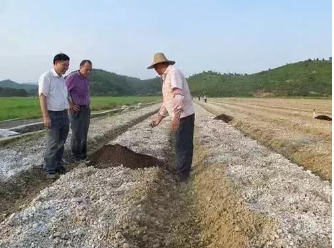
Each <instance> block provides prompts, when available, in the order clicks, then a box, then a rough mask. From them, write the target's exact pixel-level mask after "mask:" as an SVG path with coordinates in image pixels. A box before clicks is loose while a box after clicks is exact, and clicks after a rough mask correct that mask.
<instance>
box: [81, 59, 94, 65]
mask: <svg viewBox="0 0 334 248" xmlns="http://www.w3.org/2000/svg"><path fill="white" fill-rule="evenodd" d="M86 63H88V64H90V65H92V61H90V60H89V59H84V60H83V61H81V63H80V66H83V65H84V64H86Z"/></svg>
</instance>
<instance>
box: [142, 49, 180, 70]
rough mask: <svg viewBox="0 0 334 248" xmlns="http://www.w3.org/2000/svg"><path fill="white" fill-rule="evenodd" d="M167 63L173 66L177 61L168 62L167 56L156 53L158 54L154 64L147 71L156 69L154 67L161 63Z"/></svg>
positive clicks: (155, 55) (154, 58)
mask: <svg viewBox="0 0 334 248" xmlns="http://www.w3.org/2000/svg"><path fill="white" fill-rule="evenodd" d="M165 62H167V63H169V64H171V65H174V64H175V61H172V60H168V59H167V58H166V56H165V54H163V53H156V54H154V57H153V62H152V64H151V65H150V66H149V67H147V69H152V68H154V65H156V64H160V63H165Z"/></svg>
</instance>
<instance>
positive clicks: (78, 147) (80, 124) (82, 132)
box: [70, 106, 90, 159]
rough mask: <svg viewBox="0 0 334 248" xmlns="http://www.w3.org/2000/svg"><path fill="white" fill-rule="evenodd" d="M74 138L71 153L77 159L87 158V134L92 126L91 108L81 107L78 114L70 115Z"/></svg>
mask: <svg viewBox="0 0 334 248" xmlns="http://www.w3.org/2000/svg"><path fill="white" fill-rule="evenodd" d="M70 120H71V129H72V138H71V151H72V156H73V158H75V159H84V158H86V157H87V134H88V129H89V124H90V108H89V106H80V110H79V111H78V112H75V113H72V114H70Z"/></svg>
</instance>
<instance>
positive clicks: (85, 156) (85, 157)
mask: <svg viewBox="0 0 334 248" xmlns="http://www.w3.org/2000/svg"><path fill="white" fill-rule="evenodd" d="M87 158H88V156H87V155H82V156H81V158H80V160H81V161H85V160H86V159H87Z"/></svg>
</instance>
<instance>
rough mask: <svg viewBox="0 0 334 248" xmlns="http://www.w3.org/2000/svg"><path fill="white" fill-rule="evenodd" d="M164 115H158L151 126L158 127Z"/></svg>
mask: <svg viewBox="0 0 334 248" xmlns="http://www.w3.org/2000/svg"><path fill="white" fill-rule="evenodd" d="M162 119H163V117H162V116H161V115H158V116H156V117H155V118H154V119H153V120H152V121H151V123H150V127H156V126H158V125H159V124H160V123H161V121H162Z"/></svg>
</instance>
